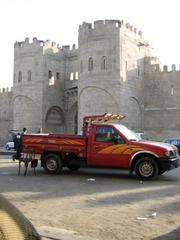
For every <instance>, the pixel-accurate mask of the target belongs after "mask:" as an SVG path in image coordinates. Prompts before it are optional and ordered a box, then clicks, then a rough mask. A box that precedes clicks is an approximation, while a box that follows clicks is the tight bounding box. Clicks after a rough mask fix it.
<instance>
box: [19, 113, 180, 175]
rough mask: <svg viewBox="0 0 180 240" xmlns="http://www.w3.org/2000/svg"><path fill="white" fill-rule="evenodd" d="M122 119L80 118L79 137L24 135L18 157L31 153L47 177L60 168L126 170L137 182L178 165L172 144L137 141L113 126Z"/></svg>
mask: <svg viewBox="0 0 180 240" xmlns="http://www.w3.org/2000/svg"><path fill="white" fill-rule="evenodd" d="M122 118H123V116H121V115H117V114H103V115H98V116H87V117H85V118H84V119H83V134H82V135H64V134H51V133H49V134H25V135H22V139H21V144H22V147H21V153H22V154H21V156H22V155H24V154H31V156H34V157H33V158H34V160H37V159H39V160H40V161H41V166H42V167H43V168H44V169H45V170H46V172H48V173H50V174H58V173H60V172H61V171H62V169H63V167H68V168H69V169H70V170H77V169H79V168H80V167H106V168H117V169H129V170H130V172H135V173H136V175H137V176H138V177H139V178H141V179H151V178H154V177H156V176H157V175H161V174H163V173H164V172H165V171H168V170H171V169H173V168H176V167H178V166H179V165H180V157H179V154H178V151H177V148H176V147H175V146H174V145H170V144H165V143H162V142H153V141H147V140H140V139H139V138H138V137H137V135H136V134H135V133H134V132H133V131H131V130H129V129H128V128H127V127H125V126H124V125H121V124H119V123H114V120H120V119H122Z"/></svg>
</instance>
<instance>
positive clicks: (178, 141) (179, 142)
mask: <svg viewBox="0 0 180 240" xmlns="http://www.w3.org/2000/svg"><path fill="white" fill-rule="evenodd" d="M164 142H165V143H169V144H173V145H175V146H176V147H177V149H178V151H179V154H180V138H168V139H165V140H164Z"/></svg>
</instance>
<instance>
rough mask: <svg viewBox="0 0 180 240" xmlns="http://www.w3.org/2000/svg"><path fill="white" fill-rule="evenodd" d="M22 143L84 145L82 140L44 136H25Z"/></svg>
mask: <svg viewBox="0 0 180 240" xmlns="http://www.w3.org/2000/svg"><path fill="white" fill-rule="evenodd" d="M24 143H50V144H51V143H52V144H67V145H81V146H82V145H84V143H83V142H80V141H76V140H72V139H62V140H61V139H47V140H45V139H44V138H32V137H31V138H26V139H24Z"/></svg>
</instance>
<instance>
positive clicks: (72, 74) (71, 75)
mask: <svg viewBox="0 0 180 240" xmlns="http://www.w3.org/2000/svg"><path fill="white" fill-rule="evenodd" d="M70 80H71V81H72V80H74V73H73V72H71V73H70Z"/></svg>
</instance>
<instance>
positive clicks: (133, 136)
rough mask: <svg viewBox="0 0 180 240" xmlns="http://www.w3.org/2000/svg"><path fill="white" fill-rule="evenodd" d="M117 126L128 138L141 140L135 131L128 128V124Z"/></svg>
mask: <svg viewBox="0 0 180 240" xmlns="http://www.w3.org/2000/svg"><path fill="white" fill-rule="evenodd" d="M116 128H117V129H118V130H119V131H120V132H121V133H122V134H123V135H124V136H125V137H126V138H127V139H128V140H131V141H139V138H138V136H137V135H136V133H135V132H133V131H132V130H130V129H128V128H127V127H126V126H124V125H120V124H117V125H116Z"/></svg>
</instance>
